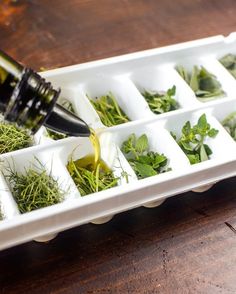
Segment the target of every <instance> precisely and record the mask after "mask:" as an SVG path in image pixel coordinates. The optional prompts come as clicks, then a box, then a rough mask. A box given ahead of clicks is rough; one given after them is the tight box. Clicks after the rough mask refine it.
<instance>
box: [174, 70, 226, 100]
mask: <svg viewBox="0 0 236 294" xmlns="http://www.w3.org/2000/svg"><path fill="white" fill-rule="evenodd" d="M176 70H177V71H178V73H179V74H180V76H181V77H182V78H183V79H184V80H185V81H186V82H187V83H188V84H189V86H190V87H191V88H192V90H193V91H194V93H195V95H196V96H197V97H198V98H199V100H201V101H202V102H206V101H208V100H212V99H215V98H216V97H219V96H224V94H225V93H224V91H223V90H222V87H221V84H220V82H219V81H218V80H217V78H216V76H215V75H213V74H212V73H210V72H208V71H207V70H206V69H205V68H204V67H203V66H201V67H198V66H196V65H195V66H194V67H193V70H192V72H191V73H189V72H188V71H187V70H186V69H185V68H184V67H183V66H181V65H179V66H177V67H176Z"/></svg>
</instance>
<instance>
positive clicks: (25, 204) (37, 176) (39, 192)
mask: <svg viewBox="0 0 236 294" xmlns="http://www.w3.org/2000/svg"><path fill="white" fill-rule="evenodd" d="M8 172H9V174H7V175H5V176H6V178H7V179H8V180H9V183H10V185H11V191H12V194H13V197H14V199H15V201H16V203H17V205H18V208H19V210H20V212H21V213H25V212H29V211H32V210H35V209H39V208H43V207H46V206H50V205H53V204H57V203H59V202H61V201H62V200H63V199H64V196H63V194H64V191H62V189H61V188H60V187H59V185H58V182H57V180H56V179H54V178H53V177H52V175H51V174H49V175H48V174H47V172H46V170H45V168H44V167H43V166H42V165H41V167H40V168H37V170H36V169H32V168H29V169H28V170H25V174H20V173H18V172H16V171H14V170H12V169H11V168H9V170H8Z"/></svg>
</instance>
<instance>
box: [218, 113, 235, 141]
mask: <svg viewBox="0 0 236 294" xmlns="http://www.w3.org/2000/svg"><path fill="white" fill-rule="evenodd" d="M221 123H222V125H223V127H224V128H225V129H226V131H227V132H228V133H229V134H230V136H231V137H232V138H233V139H234V140H235V141H236V112H232V113H230V114H229V115H228V116H226V118H225V119H224V120H223V121H222V122H221Z"/></svg>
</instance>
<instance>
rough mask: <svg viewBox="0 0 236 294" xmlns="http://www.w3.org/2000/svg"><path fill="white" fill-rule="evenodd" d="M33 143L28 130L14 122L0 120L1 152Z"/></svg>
mask: <svg viewBox="0 0 236 294" xmlns="http://www.w3.org/2000/svg"><path fill="white" fill-rule="evenodd" d="M31 145H33V138H32V136H30V134H29V133H28V131H26V130H24V129H21V128H19V127H17V126H16V125H14V124H9V123H5V122H0V154H3V153H7V152H11V151H15V150H19V149H22V148H26V147H29V146H31Z"/></svg>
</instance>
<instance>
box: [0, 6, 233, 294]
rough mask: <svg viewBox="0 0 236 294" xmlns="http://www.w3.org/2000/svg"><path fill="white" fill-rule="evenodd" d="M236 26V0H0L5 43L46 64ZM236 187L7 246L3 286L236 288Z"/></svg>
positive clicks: (29, 289) (0, 275) (3, 293)
mask: <svg viewBox="0 0 236 294" xmlns="http://www.w3.org/2000/svg"><path fill="white" fill-rule="evenodd" d="M234 30H236V1H234V0H224V1H217V0H208V1H206V0H195V1H190V0H175V1H173V0H99V1H98V0H97V1H96V0H80V1H79V0H66V1H65V0H50V1H49V0H25V1H24V0H22V1H21V0H19V1H7V0H6V1H3V0H2V1H0V40H1V43H0V44H1V49H3V50H5V51H6V52H8V53H9V54H10V55H12V56H13V57H15V58H16V59H17V60H19V61H20V62H22V63H24V64H27V65H28V66H31V67H33V68H34V69H36V70H39V69H40V68H41V67H44V68H54V67H61V66H66V65H71V64H75V63H82V62H86V61H91V60H96V59H100V58H105V57H110V56H115V55H120V54H125V53H129V52H134V51H139V50H143V49H149V48H154V47H160V46H164V45H168V44H173V43H177V42H183V41H188V40H193V39H198V38H203V37H209V36H213V35H218V34H224V35H228V34H229V33H230V32H232V31H234ZM235 187H236V178H231V179H227V180H224V181H222V182H220V183H217V184H216V185H214V187H213V188H212V189H210V190H209V191H207V192H205V193H201V194H196V193H193V192H188V193H185V194H182V195H178V196H175V197H173V198H171V199H168V200H167V201H166V202H165V203H164V204H163V205H162V206H160V207H158V208H155V209H146V208H138V209H135V210H132V211H128V212H125V213H122V214H119V215H117V216H115V217H114V219H113V220H111V221H110V222H109V223H107V224H104V225H101V226H96V225H92V224H88V225H84V226H81V227H78V228H74V229H71V230H68V231H66V232H63V233H61V234H59V236H58V237H57V238H56V239H54V240H53V241H51V242H50V243H47V244H39V243H35V242H30V243H27V244H24V245H21V246H17V247H14V248H11V249H8V250H4V251H2V252H0V294H11V293H14V294H16V293H17V294H27V293H30V294H34V293H39V294H42V293H43V294H47V293H57V294H70V293H71V294H72V293H73V294H78V293H90V294H93V293H96V294H97V293H99V294H100V293H164V294H165V293H170V294H172V293H173V294H175V293H207V294H211V293H212V294H217V293H236V189H235ZM0 238H1V236H0Z"/></svg>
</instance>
